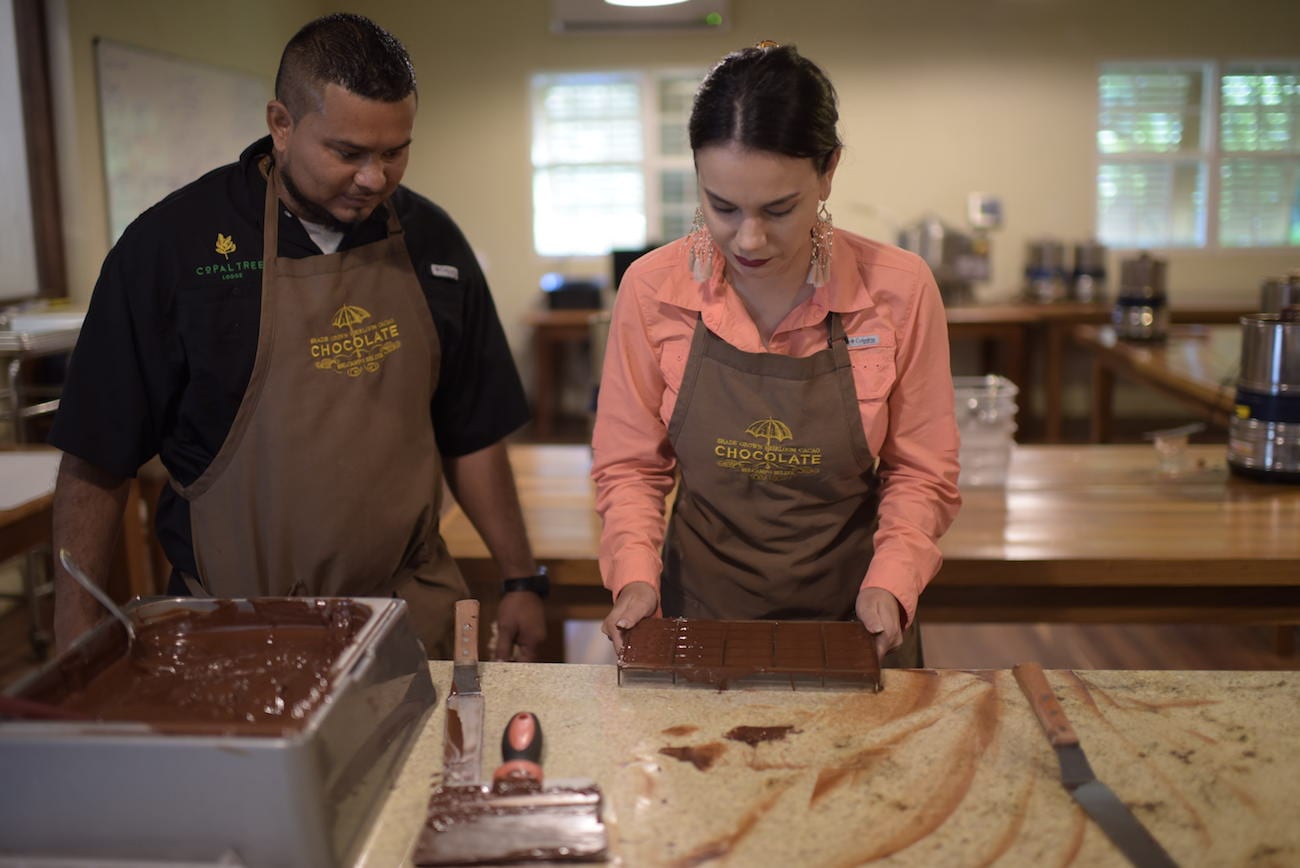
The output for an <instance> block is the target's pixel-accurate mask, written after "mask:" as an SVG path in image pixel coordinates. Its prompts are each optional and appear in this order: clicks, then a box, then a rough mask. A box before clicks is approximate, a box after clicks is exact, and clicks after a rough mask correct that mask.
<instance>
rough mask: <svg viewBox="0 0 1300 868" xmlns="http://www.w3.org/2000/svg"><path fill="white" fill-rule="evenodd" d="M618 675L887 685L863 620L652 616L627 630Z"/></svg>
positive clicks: (699, 682) (725, 682) (692, 681)
mask: <svg viewBox="0 0 1300 868" xmlns="http://www.w3.org/2000/svg"><path fill="white" fill-rule="evenodd" d="M618 683H619V684H620V685H622V686H645V685H682V686H694V687H712V688H716V689H720V690H721V689H726V688H728V687H772V688H788V689H791V690H810V689H826V690H871V691H878V690H880V689H881V682H880V661H879V659H878V658H877V657H876V647H875V645H874V643H873V642H872V638H871V635H870V634H869V633H867V630H866V628H865V627H863V626H862V624H861V623H860V622H858V621H712V620H703V619H689V618H676V619H671V620H670V619H665V618H646V619H645V620H643V621H640V622H638V623H637V624H636V626H634V627H633V628H632V629H631V630H629V631H628V632H627V633H626V634H625V635H624V637H623V650H622V652H620V654H619V656H618Z"/></svg>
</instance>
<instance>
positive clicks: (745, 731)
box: [723, 726, 802, 747]
mask: <svg viewBox="0 0 1300 868" xmlns="http://www.w3.org/2000/svg"><path fill="white" fill-rule="evenodd" d="M792 732H794V733H798V732H802V730H798V729H795V728H794V727H793V726H736V727H732V728H731V730H730V731H728V732H727V734H726V735H724V736H723V738H729V739H731V740H732V741H743V742H744V743H745V744H747V745H749V746H750V747H758V746H759V745H760V744H762V743H763V742H765V741H780V740H781V739H783V738H785V737H786V736H787V735H789V734H790V733H792Z"/></svg>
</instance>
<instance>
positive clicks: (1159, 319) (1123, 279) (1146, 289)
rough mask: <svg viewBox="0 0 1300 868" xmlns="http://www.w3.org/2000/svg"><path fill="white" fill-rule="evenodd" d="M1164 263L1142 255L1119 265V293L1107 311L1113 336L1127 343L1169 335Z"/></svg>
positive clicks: (1157, 338)
mask: <svg viewBox="0 0 1300 868" xmlns="http://www.w3.org/2000/svg"><path fill="white" fill-rule="evenodd" d="M1166 266H1167V263H1166V261H1165V260H1163V259H1157V258H1156V257H1154V256H1152V255H1151V254H1150V253H1147V252H1145V251H1144V252H1143V253H1142V254H1141V255H1139V256H1138V257H1137V258H1136V259H1126V260H1124V261H1123V262H1121V263H1120V280H1119V293H1118V295H1117V297H1116V299H1115V307H1114V309H1113V310H1112V312H1111V322H1112V323H1113V324H1114V326H1115V333H1116V334H1117V335H1118V336H1119V337H1120V338H1122V339H1124V340H1129V341H1162V340H1164V339H1165V338H1166V337H1167V336H1168V334H1169V299H1168V296H1167V295H1166V293H1165V273H1166Z"/></svg>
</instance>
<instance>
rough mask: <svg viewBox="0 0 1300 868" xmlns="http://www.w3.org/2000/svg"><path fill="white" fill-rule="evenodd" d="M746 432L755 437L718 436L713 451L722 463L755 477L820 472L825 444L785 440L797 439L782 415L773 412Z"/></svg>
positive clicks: (774, 479)
mask: <svg viewBox="0 0 1300 868" xmlns="http://www.w3.org/2000/svg"><path fill="white" fill-rule="evenodd" d="M745 433H746V434H748V435H749V436H750V437H752V438H754V439H753V440H740V439H737V440H731V439H728V438H725V437H719V438H718V439H717V441H716V444H715V445H714V447H713V454H714V455H716V456H717V457H718V458H719V459H721V460H719V461H718V466H719V467H721V468H724V469H726V470H731V471H734V472H737V473H744V474H745V475H747V476H750V477H752V478H753V479H755V480H761V481H771V482H780V481H781V480H783V479H789V478H791V477H793V476H798V475H801V474H810V473H817V472H818V470H819V468H820V466H821V463H822V450H821V447H819V446H799V445H797V444H795V443H789V444H786V442H785V441H787V440H789V441H793V440H794V439H795V438H794V432H793V431H791V430H790V426H789V425H787V424H785V423H784V422H782V421H781V420H780V419H776V418H773V417H771V416H768V417H767V418H766V419H758V420H756V421H754V422H751V423H750V424H749V426H748V427H746V428H745ZM760 440H761V441H762V442H761V443H760V442H759V441H760Z"/></svg>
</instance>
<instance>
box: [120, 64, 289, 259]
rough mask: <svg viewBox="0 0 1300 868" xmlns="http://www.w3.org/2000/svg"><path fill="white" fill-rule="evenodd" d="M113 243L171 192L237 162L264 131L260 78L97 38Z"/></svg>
mask: <svg viewBox="0 0 1300 868" xmlns="http://www.w3.org/2000/svg"><path fill="white" fill-rule="evenodd" d="M95 71H96V77H97V79H98V88H99V123H100V133H101V141H102V142H103V150H104V183H105V186H106V187H107V194H108V224H109V243H110V244H115V243H117V239H118V238H119V237H121V235H122V231H123V230H125V229H126V227H127V225H128V224H129V223H130V222H131V221H132V220H134V219H135V218H136V217H138V216H139V215H140V213H141V212H142V211H144V210H146V209H147V208H149V207H150V206H152V205H154V204H155V203H156V202H158V201H159V200H160V199H162V198H163V197H164V196H166V195H167V194H168V193H170V192H172V191H173V190H175V189H177V188H178V187H183V186H184V185H186V184H188V183H189V182H191V181H193V180H194V179H195V178H197V177H199V176H200V175H202V174H203V173H204V172H207V171H209V170H210V169H215V168H216V167H217V166H223V165H225V164H226V163H233V162H234V161H235V160H237V159H238V158H239V154H240V152H241V151H243V150H244V148H246V147H248V145H249V144H250V143H251V142H253V141H254V140H255V139H258V138H260V137H261V136H264V135H266V132H267V130H266V102H267V100H268V99H270V96H271V87H270V85H269V84H268V83H267V82H266V81H264V80H263V79H261V78H258V77H257V76H254V75H250V74H248V73H244V72H238V71H235V70H230V69H222V68H220V67H216V66H208V65H206V64H201V63H194V62H192V61H188V60H183V59H181V58H178V57H172V56H169V55H165V54H160V53H157V52H153V51H148V50H145V49H141V48H135V47H132V46H130V45H124V44H122V43H119V42H112V41H110V40H107V39H97V40H96V41H95Z"/></svg>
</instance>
